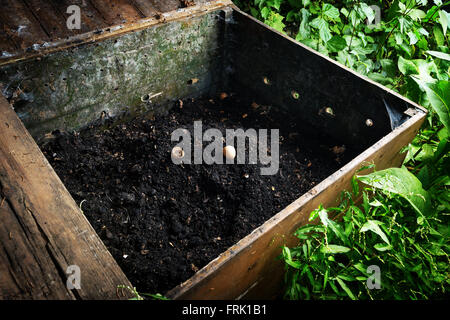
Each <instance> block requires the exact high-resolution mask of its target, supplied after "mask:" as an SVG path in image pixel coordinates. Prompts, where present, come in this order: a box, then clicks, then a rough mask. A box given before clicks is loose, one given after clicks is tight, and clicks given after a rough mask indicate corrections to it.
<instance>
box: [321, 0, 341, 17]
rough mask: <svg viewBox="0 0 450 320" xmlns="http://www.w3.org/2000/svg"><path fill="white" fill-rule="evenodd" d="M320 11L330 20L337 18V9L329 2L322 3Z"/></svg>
mask: <svg viewBox="0 0 450 320" xmlns="http://www.w3.org/2000/svg"><path fill="white" fill-rule="evenodd" d="M322 13H323V14H324V15H326V16H327V17H328V18H330V19H332V20H338V19H339V9H338V8H336V7H335V6H333V5H331V4H329V3H324V4H323V7H322Z"/></svg>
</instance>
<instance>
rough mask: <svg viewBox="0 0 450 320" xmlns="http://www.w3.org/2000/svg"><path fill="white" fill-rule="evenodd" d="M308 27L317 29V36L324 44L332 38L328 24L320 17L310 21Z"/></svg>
mask: <svg viewBox="0 0 450 320" xmlns="http://www.w3.org/2000/svg"><path fill="white" fill-rule="evenodd" d="M310 26H311V27H313V28H316V29H319V36H320V39H322V41H323V42H325V43H326V42H328V41H329V40H330V39H331V38H332V36H331V32H330V28H329V24H328V22H327V21H326V20H325V19H323V18H321V17H318V18H315V19H314V20H313V21H311V23H310Z"/></svg>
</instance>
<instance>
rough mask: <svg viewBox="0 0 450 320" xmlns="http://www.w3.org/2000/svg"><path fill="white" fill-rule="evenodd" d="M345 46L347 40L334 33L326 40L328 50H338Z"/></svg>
mask: <svg viewBox="0 0 450 320" xmlns="http://www.w3.org/2000/svg"><path fill="white" fill-rule="evenodd" d="M346 47H347V41H345V39H344V38H342V37H341V36H337V35H335V36H333V37H332V38H331V39H330V40H329V41H328V42H327V48H328V51H330V52H339V51H342V50H344V49H345V48H346Z"/></svg>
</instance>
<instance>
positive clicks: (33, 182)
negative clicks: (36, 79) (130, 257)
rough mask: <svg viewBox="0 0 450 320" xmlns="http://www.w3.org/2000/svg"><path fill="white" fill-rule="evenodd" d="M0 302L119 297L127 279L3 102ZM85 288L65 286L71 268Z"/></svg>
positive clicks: (0, 113)
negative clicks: (71, 288) (77, 270)
mask: <svg viewBox="0 0 450 320" xmlns="http://www.w3.org/2000/svg"><path fill="white" fill-rule="evenodd" d="M0 221H1V223H0V275H1V277H0V299H118V298H126V297H129V296H123V295H117V291H116V290H117V286H118V285H130V283H129V281H128V280H127V278H126V276H125V275H124V274H123V272H122V270H121V269H120V268H119V266H118V265H117V263H116V262H115V260H114V259H113V258H112V256H111V254H110V253H109V252H108V250H107V249H106V247H105V246H104V244H103V243H102V241H101V240H100V238H99V237H98V236H97V234H96V233H95V231H94V229H93V228H92V227H91V225H90V224H89V222H88V221H87V219H86V217H85V216H84V215H83V214H82V212H81V211H80V209H79V208H78V206H77V204H76V203H75V201H74V200H73V199H72V197H71V196H70V194H69V193H68V191H67V190H66V188H65V187H64V185H63V184H62V182H61V180H60V179H59V178H58V176H57V175H56V173H55V172H54V171H53V169H52V168H51V166H50V165H49V163H48V162H47V160H46V159H45V157H44V155H43V154H42V153H41V151H40V149H39V147H38V146H37V145H36V143H35V142H34V140H33V139H32V137H31V136H30V134H29V133H28V131H27V130H26V129H25V127H24V126H23V124H22V122H21V121H20V120H19V118H18V117H17V115H16V113H15V112H14V110H12V108H11V107H10V106H9V104H8V103H7V101H6V100H5V99H4V98H3V97H1V98H0ZM70 265H77V266H79V267H80V271H81V289H79V290H69V289H67V287H66V281H67V274H66V270H67V267H68V266H70Z"/></svg>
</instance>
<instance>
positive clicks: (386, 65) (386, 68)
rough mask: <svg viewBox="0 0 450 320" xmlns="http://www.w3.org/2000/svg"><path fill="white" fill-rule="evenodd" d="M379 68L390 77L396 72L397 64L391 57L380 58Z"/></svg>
mask: <svg viewBox="0 0 450 320" xmlns="http://www.w3.org/2000/svg"><path fill="white" fill-rule="evenodd" d="M380 64H381V68H382V69H383V72H384V73H385V74H386V75H387V76H388V77H390V78H394V77H395V76H396V74H397V70H398V69H397V66H396V65H395V62H394V61H393V60H391V59H381V60H380Z"/></svg>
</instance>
